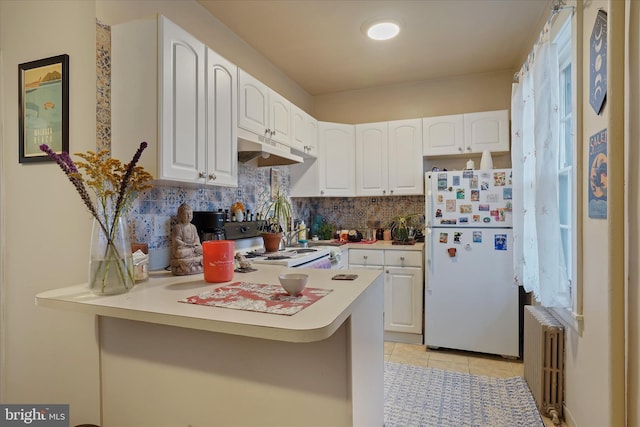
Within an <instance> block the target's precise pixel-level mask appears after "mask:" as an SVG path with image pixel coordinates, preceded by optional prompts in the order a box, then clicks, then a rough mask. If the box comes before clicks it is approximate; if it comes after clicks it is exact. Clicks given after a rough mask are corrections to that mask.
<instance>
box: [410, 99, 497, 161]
mask: <svg viewBox="0 0 640 427" xmlns="http://www.w3.org/2000/svg"><path fill="white" fill-rule="evenodd" d="M422 127H423V154H424V155H425V156H450V155H456V154H472V153H476V154H477V153H482V152H483V151H484V150H489V151H491V152H496V153H497V152H507V151H509V115H508V111H507V110H498V111H485V112H480V113H466V114H454V115H450V116H439V117H426V118H424V119H422Z"/></svg>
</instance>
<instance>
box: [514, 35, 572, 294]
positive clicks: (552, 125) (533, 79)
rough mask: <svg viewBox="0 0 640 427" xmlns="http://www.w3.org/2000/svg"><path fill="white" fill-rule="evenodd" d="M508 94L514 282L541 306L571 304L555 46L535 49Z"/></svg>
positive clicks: (549, 44) (542, 46) (545, 45)
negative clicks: (563, 219) (560, 202)
mask: <svg viewBox="0 0 640 427" xmlns="http://www.w3.org/2000/svg"><path fill="white" fill-rule="evenodd" d="M534 55H535V56H534V60H533V62H532V63H531V64H530V65H529V67H528V70H527V69H524V68H523V71H521V73H520V77H519V80H518V83H514V84H513V88H512V95H511V128H512V144H511V146H512V148H511V163H512V168H513V246H514V249H513V257H514V274H515V277H514V279H515V281H516V282H517V283H518V284H520V285H522V286H524V289H525V290H526V291H527V292H533V294H534V296H535V298H536V299H537V300H538V301H539V302H540V303H541V304H542V305H543V306H545V307H569V306H570V305H571V299H570V295H569V294H568V291H567V290H568V289H569V287H568V286H566V283H567V280H568V279H567V272H566V269H565V262H564V254H563V251H562V241H561V237H560V221H559V213H558V145H559V141H558V132H559V124H560V121H559V105H558V100H559V79H558V54H557V50H556V46H555V45H554V44H552V43H550V42H548V41H546V42H542V43H541V44H539V45H537V47H536V50H535V52H534Z"/></svg>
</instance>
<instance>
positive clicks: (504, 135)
mask: <svg viewBox="0 0 640 427" xmlns="http://www.w3.org/2000/svg"><path fill="white" fill-rule="evenodd" d="M464 140H465V151H466V152H468V153H482V152H483V151H484V150H489V151H491V152H501V151H509V114H508V111H507V110H499V111H484V112H481V113H468V114H465V115H464Z"/></svg>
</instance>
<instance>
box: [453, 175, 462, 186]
mask: <svg viewBox="0 0 640 427" xmlns="http://www.w3.org/2000/svg"><path fill="white" fill-rule="evenodd" d="M451 179H452V181H453V182H452V184H451V185H453V186H458V185H460V175H455V176H452V177H451Z"/></svg>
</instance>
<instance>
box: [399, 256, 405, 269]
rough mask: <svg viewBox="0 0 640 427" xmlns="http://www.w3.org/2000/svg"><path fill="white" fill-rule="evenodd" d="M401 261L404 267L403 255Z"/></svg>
mask: <svg viewBox="0 0 640 427" xmlns="http://www.w3.org/2000/svg"><path fill="white" fill-rule="evenodd" d="M400 261H401V263H402V266H403V267H404V257H403V256H401V257H400Z"/></svg>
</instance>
